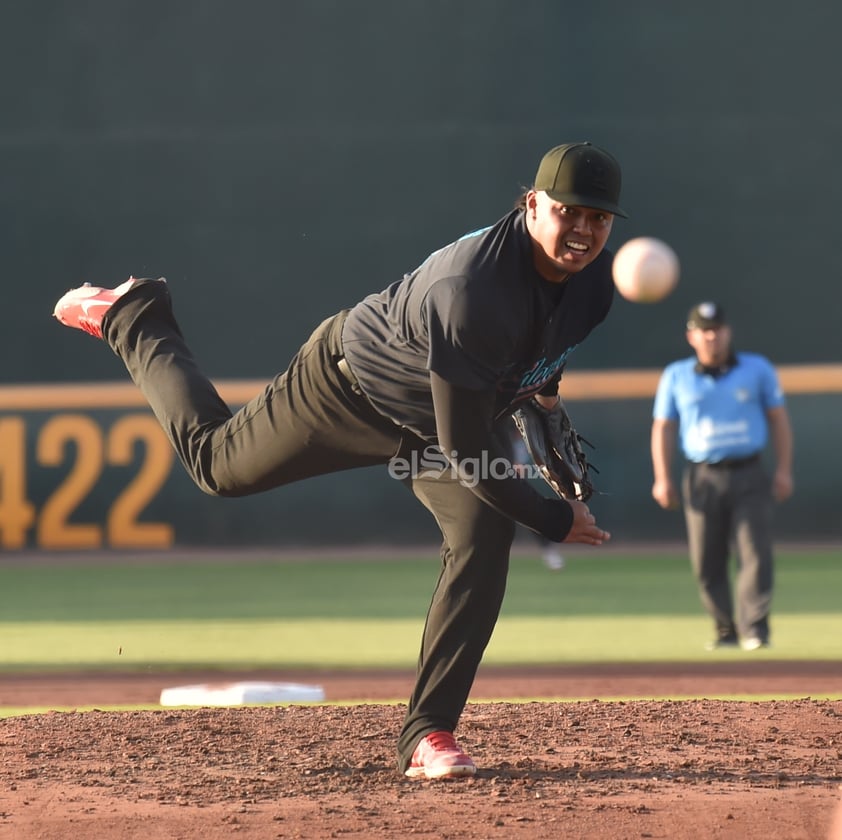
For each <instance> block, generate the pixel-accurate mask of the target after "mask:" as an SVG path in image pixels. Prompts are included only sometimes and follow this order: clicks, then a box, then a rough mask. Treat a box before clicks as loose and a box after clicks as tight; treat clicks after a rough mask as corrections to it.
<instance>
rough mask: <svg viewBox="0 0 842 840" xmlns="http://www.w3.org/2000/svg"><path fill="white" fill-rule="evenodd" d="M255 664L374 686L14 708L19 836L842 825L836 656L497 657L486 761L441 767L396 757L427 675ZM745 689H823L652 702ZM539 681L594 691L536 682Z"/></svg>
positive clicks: (14, 695)
mask: <svg viewBox="0 0 842 840" xmlns="http://www.w3.org/2000/svg"><path fill="white" fill-rule="evenodd" d="M235 678H236V679H272V680H282V681H295V682H309V683H318V684H319V685H321V686H323V687H324V689H325V693H326V696H327V698H328V700H329V701H337V702H342V701H349V702H350V701H360V700H362V701H368V702H365V703H363V704H362V705H353V706H348V705H325V706H316V707H300V706H281V707H273V708H237V709H198V710H170V709H162V710H160V711H152V712H114V711H87V712H50V713H47V714H42V715H27V716H22V717H15V718H8V719H5V720H0V838H4V839H5V838H15V840H29V838H43V839H44V840H52V839H53V838H56V840H58V838H61V839H62V840H64V839H65V838H68V837H72V838H73V839H74V840H87V838H97V840H101V839H102V838H107V839H108V840H110V838H115V840H123V839H124V838H126V839H127V838H132V840H134V838H138V840H140V838H143V840H158V838H168V839H169V838H185V840H186V839H187V838H190V839H191V840H192V838H202V840H221V838H230V837H253V838H261V840H262V838H320V839H321V838H329V837H337V838H338V837H341V838H398V837H416V838H464V840H480V838H483V839H485V838H500V840H504V839H505V840H509V838H530V840H532V838H588V839H589V838H612V840H615V839H616V840H622V838H671V840H680V839H681V838H691V837H692V838H698V837H704V838H734V840H736V839H737V838H739V840H752V838H763V840H766V838H776V840H790V838H792V840H796V838H799V839H800V838H803V839H804V840H815V839H816V838H819V839H820V840H824V838H827V837H829V836H830V835H829V832H830V830H831V829H830V825H831V820H832V819H833V814H834V810H835V807H836V803H837V802H838V801H839V798H840V784H841V783H842V700H813V699H809V698H810V697H811V696H822V695H824V696H827V695H830V696H834V697H838V696H840V695H842V667H840V666H839V665H838V664H836V663H805V662H799V663H782V662H774V661H770V660H765V661H763V660H753V661H740V662H733V663H731V662H727V663H717V664H713V663H711V664H705V665H702V666H700V665H695V666H671V665H660V666H651V665H647V666H630V665H625V666H623V667H616V668H615V667H610V666H605V667H588V668H585V667H575V668H541V669H536V668H530V669H528V670H522V669H518V670H515V669H499V668H487V669H483V670H482V671H481V673H480V675H479V677H478V679H477V682H476V685H475V689H474V692H473V695H472V702H471V704H470V705H469V706H468V708H467V710H466V712H465V715H464V717H463V720H462V723H461V725H460V728H459V731H458V733H457V734H458V736H459V739H460V742H461V743H462V744H463V746H464V747H465V748H466V750H467V751H469V752H470V753H471V755H472V756H473V757H474V759H475V760H476V762H477V764H478V766H479V768H480V769H479V772H478V775H477V776H476V777H475V778H473V779H470V780H462V781H454V782H437V783H435V782H426V781H422V782H418V781H410V780H408V779H405V778H403V777H401V776H399V775H398V774H397V772H396V770H395V764H394V740H395V736H396V733H397V731H398V729H399V727H400V722H401V717H402V714H403V707H402V705H401V704H400V703H398V704H386V703H385V702H384V701H386V700H396V699H398V700H399V699H401V698H403V697H405V696H407V694H408V692H409V688H410V686H411V682H412V676H411V674H408V673H406V672H365V673H360V672H356V673H352V672H342V673H325V672H306V673H305V672H283V673H277V672H272V673H269V672H261V673H257V674H255V673H250V674H237V675H235ZM207 680H212V681H215V682H218V681H221V680H222V675H220V674H207V673H205V674H200V673H196V672H191V673H190V674H173V673H169V674H152V673H145V674H140V675H126V676H124V677H120V678H117V677H102V676H98V675H95V674H82V675H79V674H73V675H65V676H62V675H52V676H49V677H47V676H43V675H25V676H20V677H10V676H8V675H4V676H3V677H2V678H0V705H4V706H10V705H14V706H21V705H45V706H48V707H53V708H55V707H89V706H91V705H100V706H109V705H114V704H128V703H154V702H156V700H157V698H158V697H159V695H160V691H161V689H162V688H165V687H168V686H172V685H180V684H185V683H188V682H189V683H194V682H202V681H207ZM729 694H741V695H751V696H756V697H761V696H764V695H772V694H777V695H780V694H792V695H795V696H798V697H802V698H804V699H798V700H791V701H781V700H776V701H770V700H760V699H759V700H750V701H742V702H737V701H724V700H716V699H698V700H669V701H665V700H657V699H652V698H659V697H682V696H688V697H707V698H715V697H717V696H724V695H729ZM536 696H538V697H554V698H582V699H577V700H574V701H568V702H557V701H553V702H541V703H527V702H519V701H518V700H517V698H523V697H536ZM620 696H627V697H640V698H648V699H640V700H634V701H627V702H618V701H609V700H607V699H606V698H616V697H620ZM499 698H512V699H511V701H508V700H507V701H506V702H484V701H489V700H491V699H497V700H498V701H499ZM597 698H600V699H597ZM834 840H836V838H834ZM839 840H842V838H839Z"/></svg>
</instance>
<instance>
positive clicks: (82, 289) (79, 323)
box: [53, 277, 164, 338]
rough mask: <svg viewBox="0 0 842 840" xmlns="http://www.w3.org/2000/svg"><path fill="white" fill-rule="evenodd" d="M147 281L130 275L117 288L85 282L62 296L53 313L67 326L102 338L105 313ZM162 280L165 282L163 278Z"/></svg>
mask: <svg viewBox="0 0 842 840" xmlns="http://www.w3.org/2000/svg"><path fill="white" fill-rule="evenodd" d="M146 282H148V281H147V280H138V279H137V278H136V277H129V279H128V280H126V282H125V283H121V284H120V285H119V286H117V288H116V289H103V288H100V287H99V286H92V285H91V284H90V283H85V285H84V286H79V288H78V289H71V290H70V291H69V292H68V293H67V294H66V295H64V296H63V297H62V298H60V300H59V302H58V303H57V304H56V308H55V309H54V310H53V315H54V316H55V317H56V318H57V319H58V320H59V321H60V322H61V323H62V324H64V325H65V326H66V327H73V328H74V329H77V330H84V331H85V332H86V333H90V334H91V335H94V336H96V337H97V338H102V319H103V317H104V316H105V313H106V312H108V310H109V309H111V307H112V305H113V304H114V303H115V301H118V300H119V299H120V298H121V297H123V295H124V294H126V292H128V291H129V290H131V289H133V288H134V287H135V286H136V285H138V284H139V283H146ZM161 282H164V281H163V278H162V279H161Z"/></svg>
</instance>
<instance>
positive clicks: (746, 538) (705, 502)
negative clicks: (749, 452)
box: [682, 459, 773, 641]
mask: <svg viewBox="0 0 842 840" xmlns="http://www.w3.org/2000/svg"><path fill="white" fill-rule="evenodd" d="M682 494H683V497H684V516H685V520H686V523H687V538H688V542H689V548H690V563H691V565H692V568H693V573H694V575H695V577H696V582H697V584H698V587H699V595H700V597H701V600H702V604H703V606H704V608H705V609H706V610H707V612H708V614H709V615H710V616H711V618H713V620H714V623H715V625H716V632H717V635H718V636H719V638H726V637H729V636H736V635H739V636H743V637H746V636H757V637H758V638H760V639H762V640H764V641H768V638H769V610H770V608H771V602H772V586H773V551H772V536H771V531H772V496H771V492H770V483H769V477H768V475H767V473H766V470H765V469H764V467H763V464H762V463H761V461H760V460H759V459H758V460H756V461H753V462H751V463H749V464H745V465H741V466H734V467H726V466H711V465H707V464H689V465H688V466H687V468H686V470H685V472H684V477H683V482H682ZM732 545H733V546H734V547H735V548H736V554H737V563H738V567H737V598H736V606H737V609H736V613H735V610H734V598H733V597H732V592H731V582H730V577H729V568H728V567H729V560H730V555H731V547H732Z"/></svg>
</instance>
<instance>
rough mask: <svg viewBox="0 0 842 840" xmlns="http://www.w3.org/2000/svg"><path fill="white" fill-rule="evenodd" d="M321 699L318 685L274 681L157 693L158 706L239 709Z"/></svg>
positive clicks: (321, 693)
mask: <svg viewBox="0 0 842 840" xmlns="http://www.w3.org/2000/svg"><path fill="white" fill-rule="evenodd" d="M324 699H325V693H324V689H323V688H322V687H321V686H319V685H301V684H299V683H276V682H235V683H217V684H211V683H204V684H202V685H182V686H176V687H175V688H165V689H163V690H162V691H161V705H162V706H243V705H246V704H249V703H318V702H320V701H321V700H324Z"/></svg>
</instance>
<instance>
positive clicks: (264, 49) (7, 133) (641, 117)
mask: <svg viewBox="0 0 842 840" xmlns="http://www.w3.org/2000/svg"><path fill="white" fill-rule="evenodd" d="M840 25H842V10H840V9H839V8H837V7H835V6H834V5H833V4H826V5H825V6H824V7H823V8H821V9H820V10H818V11H813V12H811V13H810V14H807V13H805V10H804V8H803V7H799V6H793V5H792V4H790V3H784V2H780V0H774V2H766V3H759V2H758V3H731V2H729V3H725V2H708V3H705V4H695V5H694V6H692V7H690V8H686V9H684V8H681V5H679V6H670V5H669V4H665V3H660V2H658V3H636V4H631V3H630V4H619V3H616V2H606V0H601V2H600V0H597V2H591V3H587V4H574V3H564V2H559V0H544V2H538V0H523V2H517V3H515V2H511V0H482V2H480V0H460V1H459V2H454V0H447V2H445V0H427V2H400V3H395V2H363V3H351V2H343V0H335V1H334V2H330V1H329V0H313V2H309V3H297V4H290V3H269V2H245V3H236V4H235V3H230V2H220V0H203V2H196V1H195V0H184V1H183V2H178V3H172V2H166V3H165V2H160V0H158V2H146V3H143V4H140V3H128V2H125V1H124V0H123V1H122V2H121V1H120V0H117V1H116V2H115V1H114V0H108V2H106V0H88V2H79V3H68V2H56V1H55V0H54V2H47V1H46V0H45V2H42V3H37V4H12V5H10V6H8V8H6V9H5V10H4V12H3V22H2V25H0V91H2V97H0V101H2V103H3V107H2V122H0V149H2V155H1V156H0V169H2V189H1V190H0V249H2V254H3V257H4V263H5V266H4V267H5V280H4V281H3V289H4V294H5V306H4V307H3V313H4V328H3V330H0V359H2V366H0V383H2V384H8V383H23V382H43V383H49V382H72V381H76V380H121V381H122V380H125V374H124V372H123V370H122V368H121V366H120V364H119V363H118V362H117V360H116V359H115V358H113V357H112V356H111V355H110V354H109V353H107V352H106V351H105V350H104V348H103V347H101V346H99V345H98V344H97V343H96V342H93V341H90V340H88V339H87V338H86V337H85V336H81V335H73V334H69V333H68V332H67V331H66V330H62V329H59V328H58V327H57V326H56V325H55V324H54V323H52V322H51V320H50V318H49V313H50V312H51V309H52V306H53V303H54V301H55V299H56V298H57V297H58V295H59V294H60V293H61V292H62V291H64V290H65V289H66V288H67V287H69V286H72V285H76V284H78V283H79V282H81V281H84V280H90V281H92V282H95V283H103V284H106V285H112V284H116V283H117V282H120V281H121V280H122V279H124V278H125V277H126V276H128V275H129V274H130V273H134V274H135V275H165V276H167V277H168V279H169V281H170V283H171V286H172V290H173V295H174V298H175V301H176V309H177V312H178V314H179V317H180V320H181V322H182V326H183V327H184V330H185V332H186V334H187V335H188V337H189V338H190V340H191V343H192V344H193V346H194V349H195V350H196V353H197V355H198V356H199V358H200V360H201V362H202V364H203V365H204V366H205V368H206V370H207V371H208V373H209V374H211V375H212V376H215V377H225V378H250V379H251V378H261V377H269V376H271V375H273V374H274V373H276V372H277V371H278V370H280V369H282V368H283V367H285V365H286V361H287V360H288V358H289V356H290V355H291V354H292V353H293V352H294V351H295V349H296V348H297V347H298V345H299V344H300V342H301V341H302V340H303V339H304V338H305V337H306V335H307V333H308V331H309V329H310V328H311V327H312V326H313V325H315V323H316V322H317V321H318V320H320V319H321V318H322V317H324V316H326V315H328V314H330V313H332V312H334V311H335V310H336V309H338V308H340V307H343V306H347V305H350V304H352V303H354V302H355V301H356V300H357V299H358V298H359V297H361V296H362V295H364V294H365V293H367V292H369V291H372V290H376V289H380V288H382V287H383V286H385V285H387V284H388V283H390V282H392V281H393V280H394V279H396V278H398V277H399V276H400V275H401V274H402V273H403V272H404V271H406V270H408V269H411V268H412V267H413V266H414V265H415V264H416V263H417V262H419V261H420V260H421V259H423V258H424V256H426V254H427V253H428V252H429V251H431V250H432V249H434V248H436V247H438V246H440V245H441V244H444V243H445V242H446V241H449V240H451V239H452V238H454V237H456V236H458V235H460V234H461V233H463V232H465V231H467V230H470V229H473V228H476V227H478V226H480V225H483V224H486V223H489V222H491V221H493V220H494V219H496V218H497V217H498V216H499V215H500V214H501V213H502V212H504V211H505V210H506V209H507V208H508V207H509V205H510V203H511V201H512V200H513V198H514V197H515V196H516V194H517V193H518V192H519V189H520V187H521V186H522V185H524V184H527V183H528V182H529V181H530V179H531V177H532V174H533V172H534V168H535V164H536V162H537V160H538V158H539V157H540V155H541V154H542V153H543V151H545V150H546V149H547V148H548V147H549V146H551V145H554V144H555V143H558V142H564V141H567V140H571V139H583V138H589V139H591V140H593V141H594V142H598V143H600V144H602V145H604V146H606V147H608V148H610V149H611V150H613V151H614V152H615V153H616V155H617V156H618V157H619V158H620V160H621V161H622V163H623V165H624V171H625V190H624V199H623V204H624V206H626V207H627V208H628V209H629V210H630V212H631V215H632V218H631V219H630V220H629V221H618V223H617V225H616V227H615V232H614V234H613V240H612V241H613V243H614V245H615V246H616V245H618V244H620V243H621V242H622V241H624V240H625V239H627V238H630V237H631V236H634V235H638V234H652V235H657V236H660V237H661V238H663V239H665V240H667V241H668V242H670V243H672V244H673V245H674V246H675V248H676V249H677V251H678V252H679V255H680V256H681V259H682V263H683V269H684V274H683V278H682V283H681V285H680V287H679V289H678V290H677V291H676V293H675V294H674V295H673V296H672V297H671V298H670V299H669V300H668V301H666V302H664V303H662V304H660V305H658V306H651V307H640V306H634V305H631V304H628V303H626V302H624V301H622V300H621V301H619V302H618V304H617V306H616V307H615V310H614V312H613V313H612V315H611V317H610V319H609V322H608V323H607V324H606V325H605V326H604V327H602V328H601V329H600V330H599V331H598V332H597V333H596V334H595V335H594V336H593V338H592V339H591V340H590V341H589V342H588V344H586V345H585V346H584V347H582V348H581V349H580V350H579V351H577V353H576V357H575V358H574V360H573V362H572V363H571V364H572V365H574V366H575V367H576V368H577V369H586V368H610V367H625V366H630V367H637V366H644V367H656V366H661V365H662V364H664V363H665V362H667V361H669V360H671V359H672V358H675V357H676V356H678V355H683V354H684V352H685V348H684V346H683V318H684V313H685V312H686V310H687V308H689V306H690V305H691V304H692V303H694V302H695V301H697V300H698V299H701V298H704V297H708V296H713V297H717V298H719V299H720V300H721V301H722V302H723V303H725V305H726V306H727V307H728V308H729V309H730V310H731V311H732V313H733V320H734V322H735V326H736V335H737V341H738V343H739V344H740V346H741V347H745V348H746V349H752V350H757V351H760V352H763V353H766V354H767V355H769V356H770V357H771V358H772V359H773V360H774V361H775V362H777V363H779V364H791V363H799V362H822V361H836V360H838V359H839V356H840V339H839V334H838V330H837V322H838V318H839V314H838V313H839V309H840V303H842V295H840V291H839V288H840V282H839V277H840V275H841V274H842V255H841V254H842V252H840V250H839V249H838V248H836V247H835V245H836V242H835V240H836V230H837V226H838V224H837V218H838V203H839V202H838V196H839V195H840V194H842V173H840V166H839V163H838V159H839V152H838V149H839V148H840V147H842V109H840V105H839V96H838V90H837V88H838V80H839V78H840V76H841V75H842V66H840V59H839V50H838V45H837V40H838V32H839V30H840ZM644 403H645V401H641V402H634V403H632V404H630V405H628V406H623V407H622V410H619V411H616V412H614V411H612V412H610V413H609V414H607V415H606V414H604V413H602V411H601V408H599V407H596V408H595V409H594V412H593V413H594V414H595V417H596V418H597V419H598V420H604V422H603V423H602V426H603V428H601V429H600V434H599V437H600V439H601V440H605V441H608V440H613V441H616V442H617V444H616V446H617V448H618V449H622V450H623V451H624V452H629V451H631V450H630V449H629V447H630V446H633V447H635V448H634V450H633V451H634V453H635V459H634V463H635V468H634V469H635V471H641V472H646V471H647V470H648V462H647V460H646V459H647V457H648V456H647V453H646V447H647V443H646V437H647V425H648V404H644ZM826 405H828V403H826V402H821V400H819V399H818V398H817V400H816V401H815V402H812V401H810V400H807V399H805V400H799V401H798V403H797V405H796V406H795V407H796V408H797V411H795V412H794V414H795V420H796V433H797V435H798V439H799V464H800V468H802V474H801V475H800V476H799V493H800V497H798V498H797V499H796V500H793V502H792V503H791V506H792V508H791V509H793V510H794V509H796V508H797V506H798V504H803V505H804V508H803V509H804V510H805V511H806V510H815V508H816V505H817V504H818V505H819V506H821V504H822V503H823V504H824V505H825V508H822V510H823V511H824V513H823V514H822V516H823V517H825V518H823V519H822V520H821V521H819V522H817V523H816V525H815V526H814V527H815V528H817V530H818V532H820V533H821V534H823V535H827V534H836V535H838V534H839V529H838V525H837V523H836V522H835V521H834V512H833V511H830V512H828V511H827V510H826V507H827V502H826V501H825V502H822V500H823V499H825V498H826V496H825V495H823V494H824V493H825V491H826V489H827V485H828V478H827V473H830V472H832V473H833V475H838V473H839V469H838V464H837V466H836V467H835V468H831V467H830V466H829V465H828V464H827V456H826V455H824V457H820V456H822V455H823V453H828V452H834V451H835V449H834V440H832V439H831V438H830V434H831V433H830V430H829V428H828V427H827V425H823V424H822V422H821V420H820V418H821V416H822V414H823V412H824V411H825V408H822V406H826ZM0 409H2V406H0ZM588 412H589V410H586V411H585V412H580V413H585V414H587V413H588ZM825 416H833V415H829V414H827V415H825ZM629 418H634V421H633V422H632V421H631V420H630V419H629ZM602 445H603V446H606V445H607V446H609V447H610V446H612V444H602ZM834 457H835V456H834ZM836 460H837V462H838V458H837V459H836ZM618 463H619V462H618ZM806 464H810V465H815V471H813V470H812V468H811V470H810V471H809V472H807V471H805V470H804V468H803V467H804V465H806ZM608 478H609V476H606V479H608ZM610 478H611V483H612V484H617V483H620V485H621V486H622V488H623V490H622V493H623V494H624V496H627V497H629V499H628V503H626V502H617V501H613V500H612V501H606V504H607V505H608V508H607V510H608V511H609V512H611V513H612V514H616V516H617V517H618V519H619V521H620V522H621V523H623V527H624V528H625V524H626V522H628V529H629V531H630V532H634V533H635V534H638V535H652V534H660V533H663V531H664V529H666V530H669V529H670V527H671V525H669V524H667V523H666V522H664V521H662V517H659V512H658V511H657V510H653V506H652V505H651V504H649V503H648V501H647V502H646V503H645V504H644V503H642V502H640V498H641V493H642V494H643V497H644V500H646V499H647V498H648V496H647V494H648V476H646V477H645V480H643V481H641V483H640V486H639V487H638V486H637V484H635V486H634V487H631V486H630V485H629V484H628V481H629V479H628V477H624V478H623V479H622V480H621V481H620V482H618V481H617V480H616V476H611V477H610ZM180 479H181V477H180V476H179V478H178V479H173V480H174V481H175V482H176V486H177V487H178V488H179V490H178V494H177V496H178V498H179V499H181V498H183V499H184V505H185V507H186V508H188V509H189V508H190V507H191V506H194V505H195V507H194V511H195V512H194V513H190V512H188V513H186V514H185V516H187V517H188V524H187V525H185V526H184V530H183V533H184V534H185V535H186V536H185V539H187V540H190V541H192V540H193V539H194V538H195V537H194V536H193V535H194V533H195V532H196V531H197V530H198V531H202V530H203V529H205V530H206V531H213V532H214V539H217V538H218V539H220V540H225V539H230V540H239V539H248V538H249V537H250V536H251V535H252V534H253V533H254V529H253V528H252V527H251V526H250V525H249V524H248V523H249V521H250V519H253V518H255V517H257V518H260V519H262V518H263V517H265V516H267V515H269V516H272V517H274V518H275V519H276V521H277V516H276V513H275V511H277V509H279V508H280V509H282V510H283V511H285V512H287V513H289V516H288V517H286V516H285V517H284V519H283V521H282V522H278V524H277V527H276V528H274V529H272V530H271V532H270V533H267V534H266V536H265V539H266V540H267V541H290V542H301V541H305V540H307V539H310V538H312V537H313V535H314V533H315V534H318V536H319V537H322V536H324V534H325V529H324V527H323V526H322V525H321V524H319V520H322V519H328V520H329V521H331V522H333V523H335V527H336V531H335V534H336V539H338V540H341V539H343V538H344V537H345V536H347V537H348V538H351V539H364V538H366V536H368V535H371V534H372V533H375V534H376V535H379V534H380V531H379V528H376V527H375V522H376V520H377V518H378V511H381V512H382V511H388V517H389V520H390V522H392V523H395V530H396V531H397V532H398V533H399V534H400V533H403V532H408V531H410V530H412V532H413V534H414V533H415V530H417V529H419V528H420V529H421V531H424V530H425V528H426V527H427V522H426V518H425V517H424V514H423V513H419V512H418V511H416V509H415V505H414V503H413V501H412V499H411V498H410V497H409V495H408V494H402V495H396V494H395V493H394V492H393V491H394V488H393V487H392V486H391V484H392V482H388V480H386V479H385V478H382V477H380V476H373V475H371V474H370V473H368V472H364V473H359V474H358V475H357V476H355V477H353V478H352V477H349V476H341V477H338V478H337V479H335V480H327V479H324V480H323V479H320V480H318V481H314V482H308V483H305V484H302V485H300V486H299V487H296V488H287V489H285V490H282V491H278V492H277V493H275V494H270V498H269V499H260V500H242V501H238V502H230V501H228V502H220V501H214V500H205V499H202V498H200V497H194V495H193V493H195V492H197V491H193V490H192V489H191V488H190V487H188V486H187V485H186V481H185V482H183V483H182V482H181V480H180ZM381 479H382V480H381ZM361 488H364V489H365V492H360V490H361ZM641 488H643V489H642V490H641ZM836 495H837V496H838V493H837V494H836ZM398 499H399V501H398ZM632 499H634V501H633V502H632ZM799 499H800V501H799ZM208 505H210V506H211V507H208ZM210 510H212V511H213V513H212V514H209V513H208V511H210ZM228 510H230V511H231V513H230V514H228V513H227V511H228ZM267 510H269V511H272V512H271V513H269V514H267ZM349 510H351V511H353V514H352V515H351V514H348V511H349ZM631 510H634V511H637V512H636V513H635V514H634V517H633V518H631V519H630V518H629V517H631V514H630V513H629V511H631ZM235 511H236V513H235ZM241 511H243V512H245V513H242V514H241V513H240V512H241ZM252 511H253V513H252ZM358 514H359V517H358ZM190 517H201V526H200V527H198V528H197V527H196V526H195V523H194V522H193V521H192V519H190ZM238 517H239V518H238ZM360 517H361V518H360ZM229 518H230V519H231V521H230V523H229V522H228V519H229ZM243 522H245V523H246V524H242V523H243ZM421 522H423V524H419V523H421ZM606 524H609V525H610V523H606ZM782 526H783V527H784V528H785V530H786V531H787V533H790V529H791V532H792V533H793V534H794V533H796V531H797V532H798V533H799V534H800V533H801V532H802V531H804V530H805V523H804V520H803V518H801V517H800V516H793V521H792V522H788V523H782ZM413 529H415V530H413ZM615 530H616V529H615ZM812 530H813V529H811V532H812ZM217 532H218V533H217Z"/></svg>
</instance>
